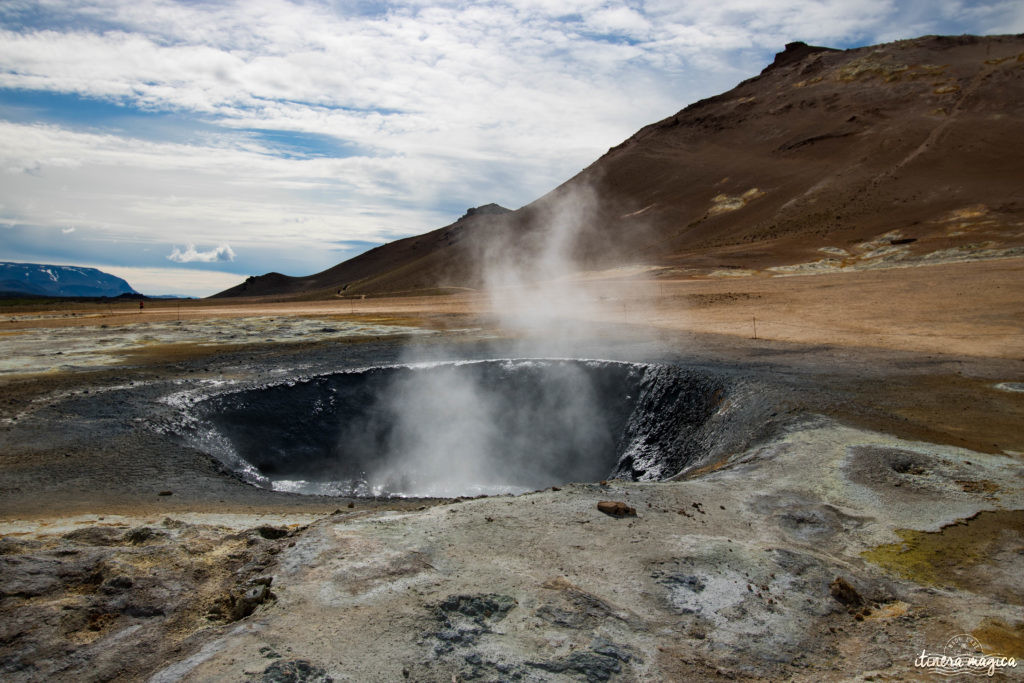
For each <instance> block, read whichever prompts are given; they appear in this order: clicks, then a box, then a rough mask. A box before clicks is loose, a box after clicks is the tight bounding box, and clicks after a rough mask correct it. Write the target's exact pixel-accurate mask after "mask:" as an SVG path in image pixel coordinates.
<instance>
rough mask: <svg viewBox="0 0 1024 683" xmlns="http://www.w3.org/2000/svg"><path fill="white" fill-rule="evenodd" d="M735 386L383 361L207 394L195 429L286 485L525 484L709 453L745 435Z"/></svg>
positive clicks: (508, 488) (574, 365)
mask: <svg viewBox="0 0 1024 683" xmlns="http://www.w3.org/2000/svg"><path fill="white" fill-rule="evenodd" d="M738 389H739V385H738V384H737V383H736V382H734V381H730V380H728V379H726V378H724V377H723V376H719V375H716V374H713V373H709V372H706V371H695V370H691V369H684V368H678V367H672V366H662V365H650V364H638V363H624V362H614V361H591V360H492V361H465V362H452V363H439V364H429V365H405V366H390V367H376V368H370V369H365V370H360V371H349V372H339V373H335V374H330V375H323V376H317V377H313V378H309V379H303V380H296V381H289V382H286V383H281V384H276V385H270V386H265V387H261V388H257V389H248V390H244V391H237V392H233V393H226V394H220V395H216V396H212V397H210V398H207V399H205V400H203V401H200V402H198V403H197V404H195V405H194V407H193V410H194V411H195V413H194V415H193V416H192V417H193V418H195V419H194V420H193V425H196V428H195V429H194V430H193V434H192V438H193V439H194V440H195V442H196V443H197V444H198V445H199V446H200V447H201V448H202V449H204V450H205V451H207V452H208V453H210V454H211V455H213V456H215V457H217V458H218V459H220V460H221V461H222V462H224V463H225V464H226V465H228V466H229V467H230V468H231V469H232V470H234V471H235V472H236V473H238V474H239V475H241V476H242V477H243V478H244V479H246V480H247V481H249V482H250V483H252V484H255V485H257V486H262V487H266V488H273V489H275V490H279V491H292V492H298V493H307V494H329V495H345V496H424V497H426V496H456V495H479V494H489V495H493V494H498V493H521V492H525V491H530V490H536V489H541V488H545V487H548V486H552V485H557V484H563V483H568V482H580V481H598V480H602V479H607V478H612V477H620V478H626V479H634V480H651V479H664V478H668V477H671V476H673V475H675V474H677V473H679V472H680V470H682V469H684V468H685V467H686V466H688V465H692V464H695V463H700V462H704V461H706V460H707V459H709V458H710V457H712V456H714V455H715V454H716V453H719V452H721V451H722V449H723V448H729V447H730V446H733V447H734V446H736V445H738V442H739V441H741V440H742V438H743V436H744V434H745V431H744V430H736V429H734V426H735V425H734V423H735V422H736V421H737V417H738V416H741V415H742V414H743V413H744V411H743V410H739V409H738V406H739V404H740V403H742V401H740V400H739V399H741V398H742V395H743V394H745V393H749V392H743V391H739V390H738ZM747 422H748V423H749V420H748V421H747ZM746 431H749V430H746Z"/></svg>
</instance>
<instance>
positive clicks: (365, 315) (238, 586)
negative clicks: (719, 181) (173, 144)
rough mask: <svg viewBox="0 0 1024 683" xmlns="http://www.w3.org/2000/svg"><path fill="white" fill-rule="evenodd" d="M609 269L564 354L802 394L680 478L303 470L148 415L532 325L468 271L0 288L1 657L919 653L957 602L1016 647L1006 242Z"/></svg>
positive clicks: (592, 281)
mask: <svg viewBox="0 0 1024 683" xmlns="http://www.w3.org/2000/svg"><path fill="white" fill-rule="evenodd" d="M610 275H611V277H609V274H602V276H601V277H590V278H587V279H586V283H587V284H586V287H585V291H586V292H587V294H588V296H589V297H591V299H592V300H593V301H595V302H599V303H600V305H598V306H595V307H593V308H591V307H583V308H581V309H580V311H581V314H583V315H585V316H587V317H590V318H591V321H590V322H598V323H600V325H598V326H597V327H592V328H586V329H587V330H588V332H587V334H586V336H585V338H583V339H580V340H578V341H577V342H576V343H575V345H574V346H573V348H572V353H573V355H577V356H579V357H602V358H619V359H625V360H636V361H654V362H661V363H669V364H681V365H687V364H692V365H694V366H700V367H710V368H725V369H727V371H728V372H730V373H733V374H734V375H735V376H737V377H743V378H750V379H752V380H756V381H757V382H761V383H763V385H764V386H765V395H764V400H766V401H776V402H777V403H778V406H779V409H778V411H779V413H780V414H782V415H789V416H791V417H792V420H790V421H788V422H786V427H785V428H784V429H780V430H777V431H775V432H773V433H772V434H771V435H769V436H768V437H766V438H765V439H763V440H762V441H761V442H760V443H758V444H756V445H754V446H753V447H751V448H750V449H748V450H746V451H744V452H741V453H735V454H732V455H731V457H728V458H726V459H725V460H723V461H719V462H715V463H709V465H708V467H706V468H705V469H704V471H703V474H700V473H698V474H696V475H694V476H691V477H688V478H686V479H684V480H681V481H672V482H656V483H642V482H626V481H619V480H616V481H611V482H608V483H606V484H600V483H597V482H583V483H577V484H569V485H566V486H563V487H561V488H560V490H547V491H543V492H538V493H534V494H528V495H524V496H520V497H514V498H513V497H494V498H482V499H474V500H440V501H438V500H430V501H418V500H398V501H394V500H392V501H386V500H367V499H357V500H351V501H350V500H348V499H337V498H326V497H303V496H295V495H288V494H281V493H274V492H270V491H265V490H262V489H257V488H254V487H251V486H248V485H245V484H243V483H242V482H240V481H238V480H237V479H235V478H234V477H232V476H230V475H229V474H227V473H226V472H225V471H224V470H223V468H222V467H220V466H219V464H218V463H216V462H214V461H213V460H212V459H211V458H210V457H209V456H207V455H205V454H204V453H201V452H199V451H197V450H195V449H194V448H191V447H190V446H188V445H187V444H185V443H182V442H181V440H180V439H176V438H175V437H174V435H173V434H170V433H168V432H166V431H165V430H163V426H164V425H166V424H167V423H168V421H169V420H171V419H172V418H173V417H174V415H175V414H176V411H177V410H178V408H176V404H175V403H174V402H173V400H171V398H173V397H174V396H176V395H180V394H183V393H185V394H187V393H188V392H193V393H196V392H198V393H201V392H203V391H206V390H208V388H209V387H216V386H224V385H225V383H227V384H237V385H238V386H257V385H259V384H261V383H264V382H268V381H280V380H282V379H287V378H290V377H296V376H300V375H308V374H316V373H322V372H330V371H333V370H337V369H343V368H354V367H361V366H367V365H374V364H383V363H392V362H402V361H404V360H408V359H409V358H410V356H411V355H412V356H418V357H431V358H436V357H447V358H486V357H507V356H508V355H510V354H517V355H529V354H531V353H535V354H542V353H544V352H545V350H546V348H547V347H545V346H543V345H535V344H534V342H532V341H530V340H528V339H527V340H523V339H518V340H510V339H509V338H508V336H507V334H506V333H505V332H503V331H501V330H498V329H496V328H495V327H494V322H493V321H494V318H493V316H492V315H491V312H490V311H489V310H488V306H489V305H490V302H489V300H485V299H484V298H483V297H482V296H481V295H478V294H476V293H473V292H466V293H465V294H462V295H456V296H446V297H415V298H414V297H409V298H396V299H365V300H345V299H338V300H336V301H330V302H299V303H288V302H281V303H266V302H238V303H235V302H232V303H231V304H230V305H224V304H221V303H219V302H194V303H186V304H182V305H181V306H180V308H179V306H178V305H177V304H176V303H169V302H147V304H146V308H145V309H144V310H143V311H141V312H139V311H138V309H137V308H130V307H129V305H128V304H113V305H111V306H109V307H107V306H95V305H92V306H90V305H85V304H73V305H65V306H61V307H57V308H54V307H49V306H28V305H25V306H17V307H8V308H6V309H5V310H4V314H3V317H2V318H0V345H2V346H3V348H4V350H5V354H4V356H5V360H4V363H5V365H4V366H3V368H2V369H0V370H2V371H0V407H2V408H0V410H2V412H0V418H2V419H0V494H2V495H0V533H2V536H3V537H2V539H0V614H2V615H3V617H2V619H0V624H2V625H0V677H2V678H4V679H5V680H41V679H82V680H84V679H89V680H145V679H150V680H161V681H162V680H178V679H182V678H183V679H185V680H195V681H205V680H310V681H312V680H326V679H327V678H328V677H330V678H332V679H334V680H353V681H368V680H382V681H383V680H403V679H404V678H408V679H411V680H421V681H442V680H443V681H451V680H453V679H457V680H469V679H473V678H477V679H480V680H627V681H628V680H685V679H741V680H765V679H771V680H778V679H790V678H791V679H795V680H820V679H822V678H823V677H824V678H827V679H847V680H866V679H867V678H868V677H869V676H871V677H874V678H875V679H876V680H886V679H906V678H914V677H919V678H921V679H925V678H926V677H927V676H928V673H927V672H926V671H924V670H923V669H920V668H916V667H915V666H914V659H915V658H916V657H917V656H918V655H919V654H920V653H921V651H922V650H928V651H929V652H940V653H941V652H942V651H943V648H944V647H945V646H946V644H947V641H949V639H950V638H951V637H953V636H955V635H958V634H969V635H971V636H972V637H973V638H976V639H977V640H978V642H980V643H981V646H982V648H983V649H984V650H985V651H986V652H997V653H1002V654H1005V655H1012V656H1015V657H1017V658H1018V659H1019V658H1021V657H1024V622H1022V621H1021V618H1020V608H1021V605H1024V592H1022V590H1021V585H1020V580H1019V577H1020V576H1021V575H1022V574H1024V549H1022V547H1021V540H1020V539H1021V538H1022V534H1024V519H1022V517H1021V514H1022V513H1021V510H1022V509H1024V488H1022V486H1021V483H1022V472H1024V470H1022V457H1024V456H1022V453H1024V429H1022V428H1021V425H1022V424H1024V392H1021V391H1019V389H1020V387H1021V386H1022V383H1024V327H1022V321H1024V298H1022V297H1021V282H1024V277H1022V275H1024V259H1002V260H993V261H988V262H975V263H962V264H947V265H936V266H928V267H917V268H903V269H890V270H877V271H861V272H852V273H836V274H827V275H812V276H800V277H771V278H769V277H720V278H711V279H700V280H681V279H673V277H674V276H673V275H671V274H662V275H661V277H658V273H657V272H653V273H652V272H648V273H647V274H646V275H645V278H644V279H638V278H637V277H636V274H635V273H632V272H620V273H618V274H616V273H612V274H610ZM755 318H756V325H757V338H756V339H754V338H752V337H753V336H754V334H753V328H754V324H755ZM179 323H180V324H179ZM581 325H582V323H581ZM103 326H106V327H103ZM581 329H582V328H581ZM410 348H412V349H415V350H414V351H412V352H410V351H409V349H410ZM58 351H59V352H61V353H60V355H59V356H58V355H57V352H58ZM602 500H619V501H624V502H626V503H628V504H629V505H630V506H633V507H634V508H636V510H637V513H638V514H637V516H636V517H627V518H624V519H615V518H612V517H609V516H606V515H604V514H602V513H600V512H599V511H598V510H597V503H598V502H599V501H602ZM349 505H351V507H349ZM837 577H843V579H844V580H845V581H846V582H848V583H849V584H850V585H852V586H853V587H854V589H855V591H856V596H858V597H856V598H853V597H850V596H849V595H848V594H845V593H843V592H842V591H837V592H833V591H832V590H831V589H830V584H832V583H833V581H834V579H836V578H837ZM268 582H270V586H269V588H267V586H266V584H267V583H268ZM837 595H838V596H839V597H836V596H837ZM1020 671H1021V670H1020V668H1019V667H1018V668H1017V669H1013V670H1009V674H1008V675H1009V676H1011V677H1019V676H1020Z"/></svg>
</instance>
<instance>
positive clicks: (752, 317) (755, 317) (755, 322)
mask: <svg viewBox="0 0 1024 683" xmlns="http://www.w3.org/2000/svg"><path fill="white" fill-rule="evenodd" d="M750 318H751V320H753V321H754V339H757V316H756V315H752V316H750Z"/></svg>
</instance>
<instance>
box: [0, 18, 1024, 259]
mask: <svg viewBox="0 0 1024 683" xmlns="http://www.w3.org/2000/svg"><path fill="white" fill-rule="evenodd" d="M362 5H363V3H349V2H326V1H317V0H308V1H304V2H290V1H288V0H222V1H219V2H216V3H196V2H176V1H174V0H136V1H134V2H123V0H32V1H29V0H6V2H2V3H0V87H2V88H7V89H8V92H15V93H17V92H20V91H27V90H32V91H40V92H49V93H59V94H75V95H79V96H82V97H86V98H93V99H99V100H105V101H109V102H116V103H118V104H120V105H123V106H124V108H125V111H127V112H138V111H139V110H142V111H144V112H146V111H152V112H160V113H163V114H172V115H173V117H174V118H175V122H176V124H177V125H182V126H185V127H186V128H187V127H188V126H189V125H192V126H194V127H195V132H194V134H192V135H184V136H182V135H179V136H178V137H176V138H174V139H176V140H178V142H167V141H166V139H161V138H159V136H154V135H153V134H152V132H147V130H146V129H144V128H142V127H135V126H134V125H133V124H132V123H131V122H128V123H117V124H110V125H104V123H103V122H102V121H101V122H99V123H97V122H95V121H91V122H89V124H88V125H86V123H84V122H83V123H80V124H79V123H77V122H74V121H69V120H63V121H62V122H61V123H51V124H43V123H40V122H35V123H33V122H32V121H26V120H24V119H19V120H18V122H15V121H14V120H13V119H12V120H6V121H5V120H3V118H4V114H3V110H0V168H2V169H4V170H6V171H7V173H5V174H4V176H3V177H4V182H3V183H0V203H2V204H3V205H4V210H3V215H2V216H0V222H5V223H8V224H10V223H12V222H13V223H18V224H25V225H40V226H67V225H69V224H72V225H76V226H79V227H82V228H86V227H88V228H89V230H88V231H86V230H82V231H80V233H84V232H89V234H95V235H98V236H99V237H101V238H103V239H109V240H112V241H113V240H124V239H128V238H131V239H133V240H136V241H147V240H148V241H150V242H152V243H153V244H154V245H158V246H159V249H160V251H161V252H162V253H166V251H165V250H166V249H168V248H169V246H170V245H168V241H176V242H177V243H178V244H181V243H187V242H189V241H190V242H192V243H200V244H201V243H203V242H204V240H205V241H207V243H208V240H209V238H208V236H209V235H217V236H218V237H219V238H221V239H224V240H226V241H229V242H230V243H231V244H234V245H235V246H236V247H238V248H239V251H240V252H241V253H242V254H245V255H246V256H244V257H243V256H240V257H239V261H241V260H242V259H243V258H247V257H248V254H250V253H252V251H253V250H252V249H250V248H249V247H250V246H252V245H261V246H263V247H267V248H269V247H270V246H271V245H273V244H279V245H285V244H289V245H291V246H293V247H294V245H295V244H301V245H303V247H302V250H304V252H305V253H307V254H309V256H308V257H307V258H308V263H309V269H310V271H312V270H315V269H318V268H321V267H325V266H327V265H330V264H329V263H325V262H323V260H324V259H326V258H329V256H330V252H328V251H327V250H326V249H324V248H323V247H324V245H326V244H329V243H333V242H336V241H339V240H365V241H381V240H386V239H392V238H394V237H397V236H401V235H406V234H411V233H414V232H421V231H425V230H428V229H431V228H434V227H438V226H440V225H443V224H444V223H445V222H447V221H449V220H451V219H453V218H455V217H456V216H457V215H458V214H459V213H461V211H462V210H464V208H465V207H468V206H470V205H477V204H483V203H486V202H490V201H496V202H499V203H502V204H505V205H509V206H512V207H516V206H519V205H521V204H523V203H525V202H527V201H529V200H531V199H533V198H535V197H537V196H539V195H541V194H543V193H544V192H546V191H548V190H549V189H551V188H552V187H554V186H555V185H557V184H558V183H559V182H561V181H564V180H565V179H567V178H568V177H569V176H571V175H572V174H573V173H575V172H576V171H578V170H580V169H581V168H583V167H584V166H585V165H586V164H588V163H590V162H591V161H593V160H594V159H595V158H596V157H597V156H599V155H600V154H601V153H603V152H604V151H605V150H606V149H607V148H608V147H610V146H612V145H615V144H618V143H619V142H621V141H622V140H623V139H625V138H626V137H628V136H629V135H630V134H632V133H633V132H634V131H635V130H637V129H638V128H640V127H641V126H643V125H645V124H647V123H650V122H651V121H654V120H658V119H660V118H662V117H664V116H666V115H669V114H671V113H672V112H674V111H676V110H678V109H680V108H682V107H683V106H684V105H686V104H687V103H689V102H692V101H694V100H696V99H699V98H701V97H706V96H708V95H711V94H715V93H717V92H721V91H722V90H725V89H727V88H728V87H731V86H732V85H734V84H735V83H736V82H738V81H739V80H741V79H743V78H746V77H748V76H750V75H753V74H754V73H756V72H757V71H759V70H760V69H761V68H762V67H763V66H764V65H765V64H766V63H767V62H768V61H770V59H771V54H772V53H773V52H775V51H777V50H780V49H781V48H782V46H783V44H784V43H786V42H788V41H791V40H805V41H808V42H814V43H819V44H833V45H834V44H850V43H868V42H875V41H876V40H877V39H880V37H884V38H885V39H893V38H896V37H909V35H908V34H907V33H906V31H913V32H914V33H924V32H956V33H961V32H988V31H1001V30H1002V31H1011V30H1016V31H1020V30H1024V10H1022V9H1021V5H1020V3H1019V2H1009V1H1008V0H993V1H991V2H970V3H969V2H962V1H961V0H936V2H925V1H924V0H916V1H908V2H899V3H898V2H896V0H859V1H858V2H849V0H786V1H782V0H716V2H714V3H705V2H699V3H698V2H679V1H678V0H645V1H644V2H623V1H620V0H494V1H491V2H483V1H482V0H466V1H461V2H455V1H441V2H427V1H426V0H408V1H405V2H390V3H387V4H385V5H383V6H382V7H381V11H376V12H372V13H369V14H366V13H361V12H360V7H361V6H362ZM932 8H935V9H932ZM900 27H912V28H900ZM949 27H954V28H955V29H956V30H952V31H951V30H950V29H949ZM901 31H902V33H901ZM168 125H170V124H168ZM253 131H271V132H273V133H275V134H276V136H277V137H273V136H270V137H268V136H263V135H261V134H260V133H258V132H253ZM289 136H291V137H289ZM302 136H306V138H303V137H302ZM307 138H308V139H310V140H313V139H314V138H315V139H316V140H329V141H333V144H334V145H335V146H336V148H334V149H329V150H328V151H327V153H326V155H319V156H318V155H306V156H304V155H303V154H302V153H301V149H300V151H299V152H297V153H294V152H295V150H294V149H291V148H289V141H291V142H292V143H295V144H298V145H299V147H300V148H301V144H304V143H303V140H304V139H307ZM181 140H187V141H188V142H181ZM275 141H276V142H275ZM296 141H298V142H296ZM310 144H314V143H310ZM290 152H291V153H290ZM182 226H187V227H184V228H183V227H182ZM171 236H173V240H172V239H171ZM243 245H245V248H244V249H243V248H242V246H243ZM174 253H178V254H180V255H181V257H182V258H184V257H186V256H187V255H188V253H189V252H188V250H185V251H182V250H180V249H178V250H177V252H172V255H173V254H174ZM200 253H209V252H196V254H200ZM242 266H243V267H244V264H242Z"/></svg>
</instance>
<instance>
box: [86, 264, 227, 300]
mask: <svg viewBox="0 0 1024 683" xmlns="http://www.w3.org/2000/svg"><path fill="white" fill-rule="evenodd" d="M77 265H89V264H77ZM91 267H93V268H99V269H100V270H102V271H105V272H107V273H110V274H112V275H116V276H117V277H120V278H124V279H125V280H126V281H127V282H128V284H130V285H131V286H132V289H134V290H135V291H137V292H142V293H143V294H150V295H160V294H183V295H185V296H196V297H203V296H210V295H211V294H216V293H217V292H223V291H224V290H225V289H229V288H231V287H234V286H235V285H237V284H241V283H242V282H243V281H244V280H245V277H244V276H242V275H238V274H237V273H224V272H221V271H217V270H197V269H192V268H135V267H124V266H103V265H93V266H91Z"/></svg>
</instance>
